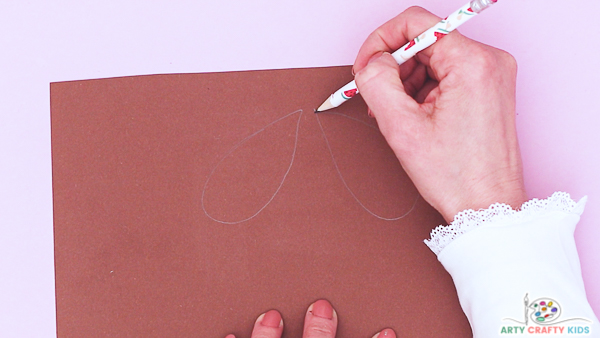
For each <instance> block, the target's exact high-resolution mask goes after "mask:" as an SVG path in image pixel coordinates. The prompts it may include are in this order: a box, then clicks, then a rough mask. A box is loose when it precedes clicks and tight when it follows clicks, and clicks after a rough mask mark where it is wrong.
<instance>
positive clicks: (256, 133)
mask: <svg viewBox="0 0 600 338" xmlns="http://www.w3.org/2000/svg"><path fill="white" fill-rule="evenodd" d="M298 113H300V115H299V116H298V122H297V124H296V137H295V140H294V150H293V152H292V159H291V160H290V165H289V167H288V168H287V171H286V172H285V174H284V175H283V179H282V180H281V183H280V184H279V186H278V187H277V189H276V190H275V193H274V194H273V196H271V198H270V199H269V200H268V201H267V203H266V204H265V205H263V206H262V207H261V208H260V209H259V210H258V211H257V212H256V213H255V214H254V215H252V216H250V217H248V218H245V219H242V220H239V221H223V220H219V219H216V218H214V217H213V216H211V215H210V214H209V213H208V211H207V210H206V207H205V205H204V195H205V193H206V188H207V187H208V182H210V179H211V177H212V176H213V174H214V173H215V171H216V170H217V168H218V167H219V165H220V164H221V163H222V162H223V161H224V160H225V159H226V158H227V157H228V156H229V155H231V153H233V152H234V151H235V150H236V149H237V148H239V147H240V146H241V145H243V144H244V143H246V142H247V141H248V140H250V139H251V138H252V137H254V136H256V135H258V134H260V133H261V132H263V131H264V130H265V129H267V128H268V127H270V126H272V125H274V124H275V123H277V122H279V121H281V120H283V119H285V118H288V117H290V116H292V115H294V114H298ZM302 113H303V110H302V109H298V110H296V111H294V112H292V113H289V114H287V115H285V116H283V117H280V118H278V119H277V120H275V121H273V122H271V123H269V124H267V125H266V126H264V127H263V128H262V129H260V130H258V131H256V132H254V133H253V134H251V135H249V136H247V137H246V138H244V139H243V140H241V141H240V142H238V143H237V144H236V145H235V146H233V147H232V148H231V149H230V150H229V151H228V152H227V153H226V154H225V156H223V157H222V158H221V159H220V160H219V162H217V164H216V165H215V167H214V168H213V170H212V171H211V172H210V174H209V175H208V178H207V179H206V183H204V188H203V189H202V197H201V204H202V210H203V211H204V214H206V216H207V217H208V218H210V219H212V220H213V221H215V222H219V223H223V224H239V223H242V222H246V221H249V220H251V219H253V218H254V217H256V216H258V214H260V213H261V212H262V211H263V210H264V209H265V208H266V207H267V206H268V205H269V204H271V201H273V199H275V196H277V193H279V190H281V187H282V186H283V183H284V182H285V179H286V178H287V176H288V174H289V173H290V170H291V169H292V166H293V164H294V159H295V157H296V149H297V148H298V135H299V130H300V121H301V120H302Z"/></svg>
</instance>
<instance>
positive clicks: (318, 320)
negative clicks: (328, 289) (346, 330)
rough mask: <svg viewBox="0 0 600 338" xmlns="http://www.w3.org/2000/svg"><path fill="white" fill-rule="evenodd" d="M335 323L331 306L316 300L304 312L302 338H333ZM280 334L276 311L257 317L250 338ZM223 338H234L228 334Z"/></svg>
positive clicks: (386, 334) (384, 334) (387, 331)
mask: <svg viewBox="0 0 600 338" xmlns="http://www.w3.org/2000/svg"><path fill="white" fill-rule="evenodd" d="M337 323H338V318H337V313H336V312H335V310H334V309H333V307H332V306H331V304H330V303H329V302H328V301H326V300H324V299H320V300H317V301H316V302H314V303H313V304H312V305H310V306H309V307H308V310H307V311H306V315H305V317H304V333H303V334H302V338H334V337H335V333H336V330H337ZM282 332H283V320H282V318H281V314H279V312H277V311H276V310H270V311H267V312H266V313H263V314H262V315H260V316H258V318H257V319H256V322H255V323H254V328H253V330H252V335H251V336H250V337H251V338H280V337H281V334H282ZM374 337H380V338H383V337H386V338H396V334H395V333H394V331H393V330H391V329H385V330H383V331H381V332H378V333H376V334H375V336H374ZM225 338H236V337H235V336H234V335H232V334H230V335H227V336H226V337H225ZM238 338H240V337H238ZM365 338H366V337H365Z"/></svg>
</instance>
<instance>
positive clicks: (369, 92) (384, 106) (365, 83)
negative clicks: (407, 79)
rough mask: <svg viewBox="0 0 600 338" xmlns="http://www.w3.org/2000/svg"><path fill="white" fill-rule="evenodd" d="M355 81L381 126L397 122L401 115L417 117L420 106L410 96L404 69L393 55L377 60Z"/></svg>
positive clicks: (385, 53)
mask: <svg viewBox="0 0 600 338" xmlns="http://www.w3.org/2000/svg"><path fill="white" fill-rule="evenodd" d="M355 80H356V86H357V87H358V89H359V90H360V94H361V95H362V97H363V99H364V100H365V102H366V103H367V105H368V106H369V108H370V109H371V111H372V112H373V115H375V118H377V121H378V122H380V121H382V122H384V123H385V120H388V119H390V118H394V119H395V118H397V117H398V116H397V115H398V114H402V115H412V116H414V112H415V110H416V109H417V108H418V103H417V102H416V101H415V100H414V99H413V98H412V97H410V96H409V95H407V94H406V91H405V90H404V85H403V84H402V81H401V80H400V66H399V65H398V63H397V62H396V60H394V57H393V56H392V55H391V54H390V53H387V52H384V53H381V54H379V55H375V56H373V57H372V58H371V60H369V63H368V64H367V66H366V67H365V68H363V69H361V70H360V71H359V72H358V73H357V74H356V77H355ZM406 117H408V116H406Z"/></svg>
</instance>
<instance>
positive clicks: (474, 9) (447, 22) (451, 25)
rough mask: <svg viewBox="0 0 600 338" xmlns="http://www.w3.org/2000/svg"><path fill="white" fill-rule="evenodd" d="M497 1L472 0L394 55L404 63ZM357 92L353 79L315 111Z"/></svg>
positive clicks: (400, 62) (324, 108) (340, 101)
mask: <svg viewBox="0 0 600 338" xmlns="http://www.w3.org/2000/svg"><path fill="white" fill-rule="evenodd" d="M496 2H498V0H472V1H470V2H469V3H467V4H466V5H464V6H462V7H461V8H459V9H458V10H457V11H456V12H454V13H452V14H450V15H449V16H448V17H446V18H445V19H443V20H442V21H440V22H438V23H437V24H436V25H435V26H433V27H431V28H430V29H428V30H426V31H425V32H423V33H421V34H419V35H418V36H417V37H415V38H414V39H413V40H411V41H409V42H408V43H407V44H405V45H404V46H402V47H400V49H398V50H397V51H395V52H394V53H393V54H392V56H393V57H394V59H395V60H396V62H398V64H399V65H401V64H403V63H404V62H406V61H407V60H409V59H410V58H412V57H413V56H415V55H416V54H417V53H418V52H420V51H422V50H424V49H425V48H427V47H429V46H431V45H433V44H434V43H435V42H436V41H439V40H440V39H441V38H443V37H444V36H446V35H447V34H449V33H450V32H452V31H453V30H455V29H456V28H458V27H459V26H460V25H462V24H463V23H465V22H467V21H469V19H471V18H472V17H474V16H476V15H477V14H479V13H481V12H482V11H483V10H485V9H486V8H488V7H490V6H491V5H493V4H495V3H496ZM356 94H358V88H357V87H356V82H355V81H352V82H350V83H348V84H347V85H345V86H343V87H342V88H340V89H338V90H337V91H336V92H335V93H333V94H331V96H330V97H329V98H328V99H327V100H325V102H323V104H322V105H321V106H320V107H319V108H317V109H316V110H315V113H319V112H322V111H325V110H329V109H332V108H335V107H339V106H340V105H341V104H342V103H344V102H346V101H348V100H350V99H351V98H353V97H354V96H356Z"/></svg>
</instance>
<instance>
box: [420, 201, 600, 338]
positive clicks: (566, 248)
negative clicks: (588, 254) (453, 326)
mask: <svg viewBox="0 0 600 338" xmlns="http://www.w3.org/2000/svg"><path fill="white" fill-rule="evenodd" d="M586 200H587V199H586V197H584V198H583V199H581V200H580V201H579V202H578V203H575V202H574V201H573V200H572V199H571V198H570V196H569V195H568V194H566V193H554V194H553V195H552V196H551V197H549V198H548V199H545V200H538V199H534V200H531V201H529V202H526V203H525V204H523V206H522V207H521V210H519V211H515V210H513V209H512V208H510V206H507V205H505V204H494V205H492V206H491V207H490V208H488V209H485V210H479V211H473V210H467V211H463V212H461V213H459V214H458V215H457V216H456V217H455V219H454V222H452V224H450V225H448V226H439V227H437V228H436V229H435V230H433V231H432V233H431V239H430V240H426V241H425V243H426V244H427V245H428V246H429V247H430V248H431V250H432V251H434V252H435V253H436V254H437V255H438V260H439V261H440V262H441V263H442V264H443V265H444V267H445V268H446V270H447V271H448V272H449V273H450V275H451V276H452V279H453V280H454V284H455V286H456V290H457V292H458V297H459V300H460V304H461V306H462V309H463V311H464V312H465V314H466V315H467V318H468V319H469V322H470V324H471V328H472V330H473V336H474V337H506V336H511V337H521V336H539V335H551V336H552V335H554V336H561V337H569V336H588V337H600V324H599V323H598V319H597V317H596V316H595V314H594V312H593V310H592V308H591V306H590V304H589V302H588V300H587V297H586V294H585V289H584V285H583V279H582V276H581V267H580V264H579V257H578V254H577V249H576V247H575V240H574V237H573V233H574V231H575V226H576V225H577V222H578V221H579V217H580V215H581V213H582V212H583V209H584V207H585V202H586Z"/></svg>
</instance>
